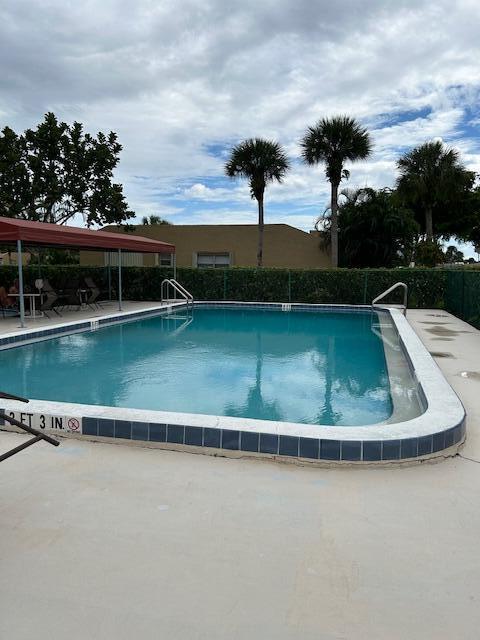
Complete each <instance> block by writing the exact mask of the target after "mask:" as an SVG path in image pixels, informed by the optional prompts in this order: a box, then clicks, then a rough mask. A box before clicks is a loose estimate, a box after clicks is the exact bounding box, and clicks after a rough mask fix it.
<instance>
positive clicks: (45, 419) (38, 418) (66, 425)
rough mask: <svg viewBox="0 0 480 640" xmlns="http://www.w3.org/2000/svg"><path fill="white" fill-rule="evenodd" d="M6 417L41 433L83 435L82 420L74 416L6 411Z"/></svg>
mask: <svg viewBox="0 0 480 640" xmlns="http://www.w3.org/2000/svg"><path fill="white" fill-rule="evenodd" d="M5 415H7V416H10V418H14V419H15V420H18V421H19V422H23V424H26V425H27V427H32V428H33V429H38V430H39V431H42V430H45V431H56V432H59V431H63V432H66V433H82V419H81V418H75V417H73V416H54V415H50V414H47V413H29V412H28V411H21V412H20V411H5Z"/></svg>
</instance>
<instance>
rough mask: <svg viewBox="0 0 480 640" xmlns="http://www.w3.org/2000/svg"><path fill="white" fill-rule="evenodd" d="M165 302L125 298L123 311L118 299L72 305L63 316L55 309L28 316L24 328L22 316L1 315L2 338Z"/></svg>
mask: <svg viewBox="0 0 480 640" xmlns="http://www.w3.org/2000/svg"><path fill="white" fill-rule="evenodd" d="M165 304H166V303H165ZM165 304H163V303H161V302H136V301H133V300H124V301H123V302H122V311H119V310H118V301H117V300H109V301H104V302H101V306H100V308H91V307H88V306H86V307H84V308H76V307H70V308H66V309H62V310H61V316H59V315H57V314H56V313H55V312H54V311H49V317H47V316H36V317H35V318H33V317H30V316H26V318H25V320H26V327H25V328H24V329H22V327H21V326H20V318H19V317H18V316H15V317H12V316H10V317H6V318H2V317H1V316H0V338H4V337H7V336H13V335H22V334H24V333H28V332H29V331H33V330H37V329H45V328H51V327H55V326H61V325H65V324H71V323H75V322H82V321H85V320H95V319H98V318H107V317H108V316H121V315H125V316H127V315H128V314H129V313H132V312H137V311H149V310H154V309H159V308H161V307H162V306H165Z"/></svg>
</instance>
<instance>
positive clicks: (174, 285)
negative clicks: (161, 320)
mask: <svg viewBox="0 0 480 640" xmlns="http://www.w3.org/2000/svg"><path fill="white" fill-rule="evenodd" d="M171 289H173V292H174V296H173V298H169V297H168V295H169V291H170V290H171ZM177 293H178V294H179V295H180V297H181V298H183V299H184V300H186V302H187V308H188V305H189V304H190V305H191V306H192V307H193V296H192V294H191V293H190V291H187V289H185V287H184V286H183V285H181V284H180V283H179V282H178V280H175V279H174V278H165V280H163V282H162V287H161V294H162V302H177V300H178V298H177Z"/></svg>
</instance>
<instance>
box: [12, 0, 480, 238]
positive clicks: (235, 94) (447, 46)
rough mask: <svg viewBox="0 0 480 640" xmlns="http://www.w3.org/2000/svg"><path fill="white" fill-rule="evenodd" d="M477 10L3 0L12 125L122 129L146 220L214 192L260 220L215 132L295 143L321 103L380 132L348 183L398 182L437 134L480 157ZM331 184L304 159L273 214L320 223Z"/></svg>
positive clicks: (323, 0)
mask: <svg viewBox="0 0 480 640" xmlns="http://www.w3.org/2000/svg"><path fill="white" fill-rule="evenodd" d="M479 20H480V4H479V3H478V2H476V1H473V0H458V1H457V2H455V3H452V2H451V1H450V0H439V1H438V2H436V3H434V4H432V3H431V2H430V1H427V0H364V2H361V3H360V2H358V0H345V2H344V3H343V5H342V11H341V13H339V11H338V6H337V5H336V4H335V3H332V2H330V1H329V0H319V1H317V2H312V1H311V0H297V1H296V2H293V1H292V0H263V1H262V2H258V1H257V0H245V1H244V2H242V3H236V4H234V3H230V2H225V1H224V0H183V1H182V2H181V3H179V2H175V1H174V0H157V1H156V2H153V1H152V0H137V1H136V2H134V3H132V2H128V1H127V0H105V1H104V2H102V3H98V2H94V0H86V1H85V2H82V3H71V2H64V1H60V0H49V2H45V3H42V5H41V10H40V7H39V5H38V3H37V2H34V0H17V1H16V2H15V3H13V2H10V3H3V4H2V5H0V60H1V63H0V64H1V68H0V125H2V126H3V125H7V124H8V125H10V126H12V127H13V128H15V129H23V128H25V127H26V126H32V125H34V124H35V123H36V122H38V121H39V120H40V119H41V118H42V116H43V113H45V112H46V111H47V110H54V111H55V112H56V113H57V114H58V115H59V116H60V117H62V118H63V119H66V120H69V121H71V120H74V119H78V120H80V121H82V122H84V123H85V125H86V127H87V128H88V129H89V130H91V131H92V132H96V131H97V130H100V129H101V130H109V129H113V130H115V131H117V132H118V134H119V137H120V141H121V143H122V144H123V146H124V150H123V153H122V160H121V165H120V168H119V171H118V178H119V179H120V180H121V181H122V182H123V183H124V184H125V190H126V193H127V195H128V198H129V201H130V204H131V205H132V206H133V207H134V208H135V209H136V210H137V211H138V215H139V216H140V217H141V216H142V215H144V214H147V213H148V214H149V213H160V215H164V216H165V217H167V218H168V217H173V218H174V219H175V218H177V219H178V220H179V221H180V220H182V221H183V220H184V219H187V217H188V220H189V221H190V222H199V221H201V220H203V219H205V216H210V217H212V216H213V217H214V216H216V215H218V209H217V210H216V211H217V212H216V211H211V212H209V213H206V212H205V211H204V209H203V207H204V205H205V206H206V205H208V203H211V204H212V205H216V206H217V207H218V206H219V204H220V205H222V206H221V210H222V211H223V213H224V214H225V218H226V219H228V212H229V211H230V214H231V215H232V216H233V217H238V219H241V220H244V219H245V216H247V215H250V216H252V215H253V220H254V219H255V203H252V202H251V201H250V195H249V192H248V185H246V184H245V183H243V182H237V181H232V182H231V183H229V182H226V181H224V182H222V183H221V184H219V185H216V184H215V180H214V179H215V178H216V177H220V176H222V175H223V165H224V161H225V158H224V157H218V156H216V155H214V154H212V152H211V150H209V147H210V145H212V144H214V143H218V144H220V145H225V144H226V145H229V144H233V143H235V142H237V141H238V140H240V139H242V138H244V137H249V136H266V137H271V138H277V139H279V140H280V141H281V142H282V143H283V144H284V145H285V147H286V149H287V150H288V152H289V154H290V155H291V156H296V155H298V140H299V138H300V137H301V135H302V133H303V131H304V130H305V127H306V126H307V125H309V124H311V123H313V122H315V120H317V119H318V118H319V117H321V116H323V115H330V114H333V113H338V112H340V113H349V114H351V115H353V116H355V117H358V118H360V119H361V120H362V122H363V123H364V124H366V125H367V126H368V127H369V129H370V130H371V131H372V135H373V138H374V141H375V150H374V154H373V156H372V158H371V160H369V161H368V162H362V163H359V164H358V165H355V166H354V167H352V173H351V180H350V184H351V186H363V185H364V184H370V185H372V186H384V185H391V184H393V182H394V179H395V160H396V158H397V157H398V154H399V152H400V151H401V150H402V149H404V148H406V147H410V146H413V145H416V144H419V143H421V142H423V141H424V140H426V139H431V138H433V137H436V136H440V137H442V138H443V139H444V140H445V141H446V142H448V143H449V144H454V145H455V146H457V147H458V148H459V149H460V150H461V151H462V153H463V154H464V160H465V162H467V164H468V166H470V167H471V168H472V169H474V170H479V169H480V145H479V144H478V140H476V139H475V135H474V134H473V133H472V128H473V127H475V126H477V123H478V120H479V113H478V104H479V100H478V98H479V96H480V66H479V65H478V60H479V59H480V39H479V38H478V24H479ZM406 112H407V115H405V114H406ZM465 125H468V127H469V129H466V127H465ZM477 133H478V132H477ZM328 192H329V189H328V185H327V183H326V182H325V179H324V174H323V170H322V168H318V169H314V170H312V169H311V168H307V167H304V166H302V165H301V164H299V163H295V164H294V166H293V169H292V172H291V173H290V175H289V176H288V177H287V179H286V180H285V183H284V184H283V185H272V186H271V187H270V188H269V190H268V193H267V215H268V221H270V222H276V221H284V220H285V217H288V215H291V219H292V221H293V220H295V223H296V224H297V223H298V224H302V225H305V226H306V227H308V226H310V225H311V222H309V220H310V221H313V219H314V218H315V217H316V215H317V214H318V213H319V212H320V211H322V210H323V208H324V206H325V204H326V203H327V202H328V198H329V195H328ZM308 207H310V211H309V212H308V213H305V212H306V211H308ZM202 211H203V213H202ZM302 212H303V213H302ZM209 219H210V218H209ZM300 221H302V222H300Z"/></svg>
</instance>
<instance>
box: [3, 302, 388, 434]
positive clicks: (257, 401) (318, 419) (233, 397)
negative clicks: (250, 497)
mask: <svg viewBox="0 0 480 640" xmlns="http://www.w3.org/2000/svg"><path fill="white" fill-rule="evenodd" d="M0 367H1V372H2V387H4V388H5V390H8V391H10V392H12V393H14V394H19V395H22V396H26V397H29V398H34V399H41V400H57V401H64V402H76V403H82V404H94V405H95V404H96V405H107V406H115V407H131V408H139V409H153V410H161V411H178V412H187V413H202V414H213V415H224V416H240V417H248V418H259V419H265V420H281V421H288V422H302V423H307V424H321V425H346V424H348V425H359V424H372V423H375V422H380V421H382V420H386V419H387V418H389V416H390V415H391V413H392V400H391V397H390V386H389V378H388V374H387V366H386V361H385V353H384V348H383V343H382V341H381V340H380V338H379V337H378V336H377V335H376V334H375V333H374V332H373V331H372V314H371V313H369V312H365V313H363V312H360V313H359V312H356V313H345V312H338V313H337V312H318V313H312V312H281V311H273V310H272V311H270V310H267V311H263V310H251V309H225V308H220V309H218V308H217V309H213V308H210V309H209V308H196V309H194V311H193V312H192V314H191V317H190V318H189V319H185V316H181V317H178V316H175V315H173V316H163V317H156V318H150V319H145V320H140V321H136V322H131V323H126V324H123V325H115V326H112V327H107V328H104V329H101V330H99V331H96V332H87V333H79V334H76V335H70V336H64V337H60V338H55V339H52V340H47V341H44V342H39V343H36V344H32V345H27V346H23V347H19V348H15V349H10V350H6V351H3V352H0Z"/></svg>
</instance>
